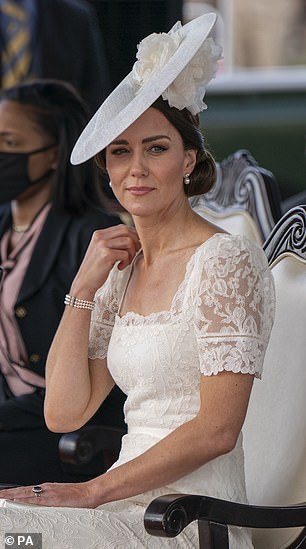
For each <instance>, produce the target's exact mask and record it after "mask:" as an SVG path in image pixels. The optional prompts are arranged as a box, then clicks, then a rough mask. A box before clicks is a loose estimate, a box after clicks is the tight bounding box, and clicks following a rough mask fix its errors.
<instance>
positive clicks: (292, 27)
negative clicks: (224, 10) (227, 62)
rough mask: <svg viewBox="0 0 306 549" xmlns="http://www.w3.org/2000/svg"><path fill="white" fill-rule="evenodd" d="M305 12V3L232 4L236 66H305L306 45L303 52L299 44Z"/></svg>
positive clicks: (296, 0) (258, 0)
mask: <svg viewBox="0 0 306 549" xmlns="http://www.w3.org/2000/svg"><path fill="white" fill-rule="evenodd" d="M304 9H305V3H304V0H270V1H269V2H267V1H265V0H256V2H254V1H252V2H251V1H247V0H232V15H233V29H232V32H233V63H234V66H237V67H273V66H281V65H291V64H296V63H297V64H298V63H300V62H304V63H305V62H306V56H305V55H304V60H303V59H302V56H301V52H302V51H305V42H304V48H303V49H301V44H300V40H303V36H302V34H303V28H302V27H303V11H304ZM304 28H305V20H304ZM304 33H305V30H304ZM304 39H305V36H304Z"/></svg>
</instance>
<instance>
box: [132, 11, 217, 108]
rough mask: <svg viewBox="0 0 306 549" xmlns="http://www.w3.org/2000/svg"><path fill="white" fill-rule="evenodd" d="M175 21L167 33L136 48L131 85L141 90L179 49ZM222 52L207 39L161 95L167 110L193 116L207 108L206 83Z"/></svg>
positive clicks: (149, 38) (213, 72)
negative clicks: (166, 104)
mask: <svg viewBox="0 0 306 549" xmlns="http://www.w3.org/2000/svg"><path fill="white" fill-rule="evenodd" d="M181 28H182V25H181V23H180V21H178V22H177V23H176V24H175V25H174V27H172V29H171V30H170V31H169V33H159V34H157V33H153V34H150V35H149V36H147V37H146V38H144V40H142V41H141V42H140V44H139V45H138V52H137V55H136V57H137V61H136V62H135V64H134V66H133V70H132V83H133V85H135V86H138V87H139V89H141V88H142V87H143V86H144V85H145V84H147V83H148V82H149V80H150V79H151V77H152V76H153V75H154V74H156V73H158V72H159V71H160V70H161V69H163V67H164V66H165V65H166V64H167V62H168V61H169V60H170V59H171V57H172V56H173V55H174V53H175V52H176V51H177V49H178V48H179V46H180V44H181V42H182V40H183V33H182V32H181ZM221 53H222V48H221V46H219V45H217V44H216V43H215V42H214V40H213V38H211V37H209V38H207V39H206V40H205V41H204V42H203V44H202V46H201V47H200V49H199V50H198V51H197V53H196V54H195V55H194V57H193V58H192V59H191V61H189V63H188V64H187V65H186V67H185V68H184V69H183V70H182V71H181V73H180V74H179V75H178V76H177V77H176V78H175V79H174V80H173V82H172V83H171V84H170V86H168V88H167V89H166V90H165V91H164V92H163V93H162V97H163V99H165V100H167V101H168V103H169V105H170V106H171V107H176V108H177V109H179V110H182V109H184V108H185V107H186V108H187V109H188V110H189V111H190V112H191V113H192V114H197V113H199V112H200V111H202V110H204V109H206V108H207V105H206V104H205V103H204V102H203V98H204V95H205V92H206V86H207V84H208V82H209V81H210V80H211V79H212V78H213V77H214V76H215V73H216V70H217V62H218V60H219V59H221Z"/></svg>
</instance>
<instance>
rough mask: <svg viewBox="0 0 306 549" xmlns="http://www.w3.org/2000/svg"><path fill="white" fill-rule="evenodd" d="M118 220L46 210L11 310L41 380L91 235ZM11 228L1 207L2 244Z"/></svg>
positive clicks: (96, 213)
mask: <svg viewBox="0 0 306 549" xmlns="http://www.w3.org/2000/svg"><path fill="white" fill-rule="evenodd" d="M118 222H120V220H119V219H118V218H117V217H110V216H108V215H106V214H105V213H104V212H103V211H102V210H100V209H98V208H96V209H95V208H91V209H90V210H89V211H88V212H87V214H86V215H83V216H73V215H71V214H68V213H59V212H57V211H53V210H52V209H51V210H50V212H49V214H48V216H47V219H46V222H45V224H44V226H43V229H42V231H41V234H40V236H39V238H38V240H37V242H36V245H35V248H34V251H33V255H32V258H31V260H30V263H29V266H28V269H27V271H26V275H25V278H24V280H23V283H22V285H21V288H20V292H19V295H18V298H17V301H16V304H15V317H16V321H17V323H18V326H19V329H20V332H21V335H22V338H23V341H24V343H25V347H26V350H27V354H28V357H29V366H28V368H29V369H30V370H32V371H34V372H36V373H37V374H39V375H41V376H44V371H45V362H46V358H47V354H48V350H49V347H50V344H51V342H52V339H53V337H54V334H55V331H56V329H57V326H58V324H59V321H60V318H61V316H62V313H63V310H64V303H63V301H64V297H65V294H66V293H68V291H69V288H70V285H71V282H72V280H73V278H74V276H75V274H76V272H77V270H78V267H79V265H80V263H81V260H82V258H83V256H84V254H85V251H86V249H87V246H88V244H89V241H90V239H91V236H92V233H93V231H94V230H95V229H98V228H101V229H102V228H105V227H108V226H110V225H115V224H117V223H118ZM10 223H11V213H10V206H9V205H6V206H1V207H0V238H1V237H2V235H3V233H4V232H5V230H6V229H7V227H8V226H9V225H10Z"/></svg>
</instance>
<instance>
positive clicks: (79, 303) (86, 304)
mask: <svg viewBox="0 0 306 549" xmlns="http://www.w3.org/2000/svg"><path fill="white" fill-rule="evenodd" d="M64 303H65V305H70V307H76V308H77V309H88V310H89V311H92V310H93V308H94V306H95V302H94V301H86V299H79V298H78V297H73V296H72V295H69V294H66V295H65V299H64Z"/></svg>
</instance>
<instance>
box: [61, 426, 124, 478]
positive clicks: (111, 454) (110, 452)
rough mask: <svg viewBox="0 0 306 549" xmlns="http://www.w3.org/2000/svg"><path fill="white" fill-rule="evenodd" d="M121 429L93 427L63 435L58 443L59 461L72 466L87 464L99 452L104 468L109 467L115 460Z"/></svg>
mask: <svg viewBox="0 0 306 549" xmlns="http://www.w3.org/2000/svg"><path fill="white" fill-rule="evenodd" d="M124 434H125V431H124V430H123V429H119V428H116V427H106V426H102V425H93V426H88V427H84V428H82V429H80V430H78V431H74V432H72V433H65V434H64V435H62V436H61V438H60V441H59V445H58V447H59V455H60V459H61V461H63V462H64V463H72V464H85V463H89V462H90V461H91V460H92V459H93V457H94V456H95V455H96V454H98V453H99V452H102V453H103V456H104V463H105V467H106V468H108V467H110V466H111V465H112V464H113V463H114V461H115V460H116V459H117V457H118V454H119V451H120V448H121V439H122V436H123V435H124Z"/></svg>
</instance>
